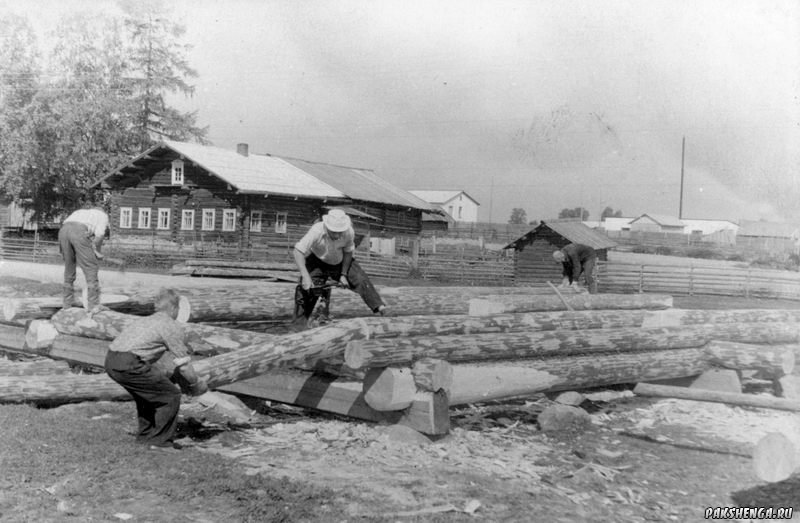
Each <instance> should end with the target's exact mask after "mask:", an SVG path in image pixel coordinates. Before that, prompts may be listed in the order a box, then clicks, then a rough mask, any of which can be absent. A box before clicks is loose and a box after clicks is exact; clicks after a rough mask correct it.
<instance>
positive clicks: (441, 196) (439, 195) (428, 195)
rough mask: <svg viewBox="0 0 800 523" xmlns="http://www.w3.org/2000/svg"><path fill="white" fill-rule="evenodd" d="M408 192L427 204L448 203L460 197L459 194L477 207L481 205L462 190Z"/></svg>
mask: <svg viewBox="0 0 800 523" xmlns="http://www.w3.org/2000/svg"><path fill="white" fill-rule="evenodd" d="M408 192H410V193H411V194H413V195H414V196H417V197H418V198H421V199H423V200H425V201H426V202H429V203H438V204H442V203H447V202H449V201H450V200H452V199H453V198H455V197H456V196H458V195H459V194H463V195H464V196H466V197H467V198H469V199H470V200H472V201H473V202H475V205H480V203H478V200H476V199H475V198H473V197H472V196H470V195H469V194H467V191H462V190H451V191H420V190H409V191H408Z"/></svg>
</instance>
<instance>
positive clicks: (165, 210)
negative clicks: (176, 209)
mask: <svg viewBox="0 0 800 523" xmlns="http://www.w3.org/2000/svg"><path fill="white" fill-rule="evenodd" d="M164 213H166V215H167V224H166V225H161V216H162V214H164ZM171 218H172V209H169V208H164V207H159V209H158V218H157V220H158V221H156V229H158V230H160V231H168V230H169V226H170V219H171Z"/></svg>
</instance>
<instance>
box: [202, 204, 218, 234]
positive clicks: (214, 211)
mask: <svg viewBox="0 0 800 523" xmlns="http://www.w3.org/2000/svg"><path fill="white" fill-rule="evenodd" d="M206 215H210V216H211V227H206ZM216 226H217V209H215V208H212V209H209V208H205V209H203V213H202V221H201V222H200V230H201V231H213V230H214V229H215V228H216Z"/></svg>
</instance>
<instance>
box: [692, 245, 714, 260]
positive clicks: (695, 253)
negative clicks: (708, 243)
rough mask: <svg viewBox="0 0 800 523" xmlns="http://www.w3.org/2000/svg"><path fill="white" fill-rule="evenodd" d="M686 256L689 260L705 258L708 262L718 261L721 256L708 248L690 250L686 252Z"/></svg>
mask: <svg viewBox="0 0 800 523" xmlns="http://www.w3.org/2000/svg"><path fill="white" fill-rule="evenodd" d="M686 256H688V257H689V258H705V259H708V260H716V259H719V257H720V256H719V254H717V253H716V252H714V251H713V250H712V249H707V248H703V247H700V248H696V249H689V250H687V251H686Z"/></svg>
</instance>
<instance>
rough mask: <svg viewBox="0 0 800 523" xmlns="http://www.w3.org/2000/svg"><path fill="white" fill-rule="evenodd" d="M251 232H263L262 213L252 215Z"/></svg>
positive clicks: (255, 212)
mask: <svg viewBox="0 0 800 523" xmlns="http://www.w3.org/2000/svg"><path fill="white" fill-rule="evenodd" d="M250 232H261V211H252V212H251V213H250Z"/></svg>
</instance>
